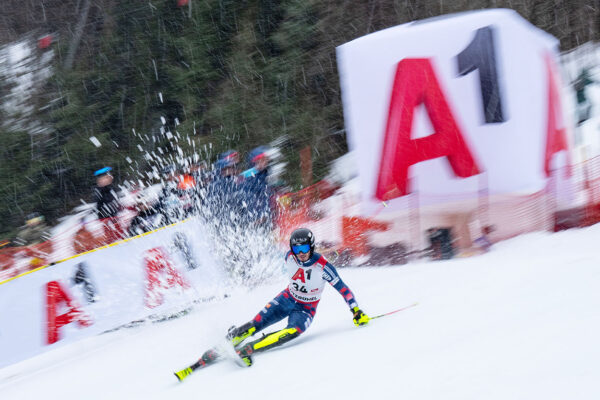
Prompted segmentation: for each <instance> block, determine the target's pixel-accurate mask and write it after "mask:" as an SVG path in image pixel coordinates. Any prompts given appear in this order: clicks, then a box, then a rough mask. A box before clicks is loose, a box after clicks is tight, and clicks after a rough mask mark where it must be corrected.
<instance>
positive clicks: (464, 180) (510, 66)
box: [337, 9, 568, 209]
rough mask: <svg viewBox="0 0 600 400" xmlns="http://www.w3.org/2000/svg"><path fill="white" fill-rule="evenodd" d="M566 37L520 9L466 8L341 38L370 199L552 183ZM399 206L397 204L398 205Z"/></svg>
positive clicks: (352, 122)
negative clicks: (560, 69)
mask: <svg viewBox="0 0 600 400" xmlns="http://www.w3.org/2000/svg"><path fill="white" fill-rule="evenodd" d="M557 47H558V41H557V39H555V38H554V37H552V36H551V35H549V34H547V33H545V32H543V31H541V30H539V29H537V28H535V27H534V26H532V25H531V24H529V23H528V22H527V21H526V20H524V19H523V18H521V17H520V16H519V15H518V14H517V13H516V12H514V11H512V10H502V9H500V10H486V11H476V12H467V13H462V14H455V15H448V16H443V17H439V18H432V19H428V20H424V21H416V22H413V23H408V24H405V25H401V26H397V27H393V28H389V29H386V30H383V31H380V32H376V33H373V34H370V35H367V36H364V37H361V38H358V39H356V40H353V41H351V42H349V43H346V44H344V45H342V46H339V47H338V48H337V56H338V65H339V70H340V79H341V85H342V95H343V103H344V115H345V121H346V128H347V132H348V140H349V146H350V148H351V149H352V150H354V151H355V153H356V154H357V156H358V163H359V165H360V182H361V190H362V195H363V201H364V202H365V204H367V205H371V209H373V207H374V206H375V205H377V204H381V202H382V201H386V202H388V203H389V204H390V205H392V206H393V205H394V199H397V201H396V203H397V204H406V202H401V203H400V202H398V200H399V199H401V198H402V197H404V196H406V195H408V194H410V193H413V192H418V193H419V194H420V196H422V197H421V198H422V199H425V201H426V199H427V196H430V198H435V199H439V200H438V201H444V200H445V201H448V200H449V199H452V198H461V196H463V198H464V196H467V197H468V196H469V195H472V196H476V195H477V193H478V190H479V188H480V185H481V183H480V182H481V181H482V180H481V179H480V177H481V176H482V174H485V182H486V186H487V187H486V190H488V191H489V193H490V194H492V195H494V194H515V193H517V194H519V193H532V192H535V191H539V190H541V189H543V187H544V185H545V182H546V179H547V178H548V176H549V175H550V174H551V170H552V169H553V168H557V167H558V166H557V165H556V163H557V162H558V161H557V160H559V159H560V160H562V162H566V157H558V158H557V157H554V156H555V154H556V153H558V152H561V151H563V150H567V149H568V146H567V139H566V135H565V126H564V123H563V119H562V108H561V104H560V95H559V87H560V80H559V73H558V70H557V68H558V67H557V60H558V57H557V55H558V52H557V50H558V49H557ZM392 208H393V207H390V209H392Z"/></svg>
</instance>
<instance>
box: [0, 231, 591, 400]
mask: <svg viewBox="0 0 600 400" xmlns="http://www.w3.org/2000/svg"><path fill="white" fill-rule="evenodd" d="M598 238H600V225H596V226H593V227H590V228H586V229H581V230H571V231H565V232H560V233H556V234H549V233H535V234H529V235H524V236H521V237H518V238H515V239H512V240H509V241H506V242H503V243H500V244H498V245H497V246H496V247H495V248H494V250H493V251H492V252H491V253H488V254H486V255H483V256H479V257H473V258H469V259H456V260H452V261H445V262H422V263H413V264H408V265H405V266H397V267H387V268H361V269H340V273H341V275H342V277H343V279H344V280H345V281H346V283H348V284H349V286H350V287H351V288H352V290H353V291H354V292H355V295H356V296H357V298H358V301H359V304H360V305H361V307H362V308H363V309H364V310H365V311H366V312H367V313H368V314H371V315H375V314H378V313H383V312H386V311H390V310H393V309H394V308H397V307H401V306H406V305H409V304H411V303H413V302H415V301H418V302H419V305H418V306H416V307H413V308H410V309H408V310H405V311H402V312H400V313H397V314H394V315H391V316H387V317H384V318H381V319H378V320H375V321H372V322H371V324H369V326H366V327H363V328H355V327H354V325H353V324H352V320H351V315H350V313H349V311H348V310H347V307H346V305H345V303H344V301H343V300H342V298H341V297H340V296H339V295H338V294H337V292H336V291H335V290H333V289H331V288H328V289H327V290H326V292H325V295H324V297H323V300H322V301H321V304H320V305H319V309H318V311H317V316H316V318H315V320H314V323H313V325H312V326H311V327H310V329H309V330H308V331H307V332H306V333H304V334H303V335H302V336H301V337H299V338H298V339H296V340H295V341H293V342H291V343H289V344H288V345H286V346H283V347H281V348H279V349H275V350H273V351H270V352H267V353H262V354H258V355H257V356H256V357H255V363H254V366H253V367H252V368H248V369H243V368H240V367H238V366H237V365H235V364H234V363H233V362H232V361H230V360H225V361H223V362H221V363H219V364H216V365H214V366H211V367H209V368H207V369H205V370H201V371H198V372H197V373H195V374H194V375H192V376H191V377H189V378H188V379H187V380H186V381H184V382H183V383H179V382H177V380H176V379H175V377H174V376H173V374H172V372H173V371H174V370H177V369H181V368H183V367H185V366H187V365H188V364H190V363H192V362H194V361H195V359H196V358H197V357H198V356H199V355H200V354H201V353H202V352H203V351H204V350H205V349H206V348H208V347H209V346H211V345H212V344H214V343H215V342H217V341H218V340H220V338H221V337H222V336H223V334H224V333H225V331H226V329H227V328H228V327H229V326H230V325H231V324H234V323H235V324H241V323H243V322H245V321H246V320H248V319H249V318H251V317H252V316H254V314H255V313H256V312H257V311H258V310H259V309H260V308H261V307H263V306H264V304H265V303H266V302H267V301H268V300H270V299H271V298H272V297H273V296H274V295H275V294H277V293H278V292H279V291H280V290H281V288H282V286H283V284H274V285H270V286H266V287H261V288H259V289H256V290H254V291H253V292H238V293H232V295H231V297H229V298H227V299H226V300H223V301H220V302H218V303H212V304H202V305H198V306H197V307H196V308H195V309H194V310H193V311H192V312H191V313H190V314H188V315H187V316H185V317H182V318H179V319H176V320H172V321H167V322H162V323H155V324H151V323H149V324H146V325H142V326H138V327H134V328H129V329H122V330H120V331H116V332H112V333H107V334H103V335H100V336H97V337H94V338H91V339H87V340H85V341H82V342H78V343H75V344H73V345H69V346H66V347H62V348H59V349H57V350H54V351H51V352H48V353H46V354H43V355H41V356H38V357H36V358H33V359H30V360H27V361H25V362H22V363H19V364H15V365H12V366H9V367H6V368H4V369H1V370H0V398H1V399H36V400H37V399H40V398H50V399H61V400H67V399H86V400H92V399H174V398H182V399H206V398H215V399H278V400H282V399H286V400H291V399H306V398H332V399H338V398H344V399H364V398H375V399H401V398H403V399H445V400H447V399H461V400H464V399H486V400H491V399H503V400H505V399H528V400H532V399H544V400H551V399H579V400H581V399H598V398H600V384H599V382H600V369H599V368H598V365H599V361H600V346H599V345H598V338H599V337H600V313H598V307H599V306H600V291H599V290H598V287H599V284H600V252H599V251H598V245H597V243H598ZM1 329H2V327H0V331H1Z"/></svg>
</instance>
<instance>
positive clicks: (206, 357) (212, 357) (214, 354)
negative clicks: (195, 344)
mask: <svg viewBox="0 0 600 400" xmlns="http://www.w3.org/2000/svg"><path fill="white" fill-rule="evenodd" d="M219 358H221V354H220V353H219V351H218V348H217V347H213V348H211V349H209V350H206V351H205V352H204V354H202V357H200V359H199V360H198V361H196V362H195V363H193V364H192V365H190V366H189V367H187V368H184V369H182V370H180V371H177V372H174V373H173V374H174V375H175V376H176V377H177V379H178V380H179V382H182V381H183V380H184V379H185V378H187V377H188V376H190V375H191V374H192V373H193V372H194V371H196V370H198V369H202V368H205V367H207V366H209V365H211V364H214V363H215V362H216V361H217V360H218V359H219Z"/></svg>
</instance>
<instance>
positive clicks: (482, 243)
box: [473, 225, 494, 253]
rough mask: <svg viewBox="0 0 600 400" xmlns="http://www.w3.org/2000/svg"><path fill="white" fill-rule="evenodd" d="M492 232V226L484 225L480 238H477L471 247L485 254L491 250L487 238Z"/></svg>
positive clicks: (490, 243) (489, 241) (490, 244)
mask: <svg viewBox="0 0 600 400" xmlns="http://www.w3.org/2000/svg"><path fill="white" fill-rule="evenodd" d="M493 231H494V227H493V226H491V225H486V226H484V227H483V228H481V236H479V237H478V238H477V239H475V240H474V241H473V246H474V247H475V248H476V249H477V250H479V251H480V252H481V253H487V252H488V251H490V249H491V248H492V242H491V240H490V238H489V236H490V234H491V233H492V232H493Z"/></svg>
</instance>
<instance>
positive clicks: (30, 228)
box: [15, 212, 50, 246]
mask: <svg viewBox="0 0 600 400" xmlns="http://www.w3.org/2000/svg"><path fill="white" fill-rule="evenodd" d="M49 238H50V234H49V233H48V226H47V225H46V223H45V222H44V216H43V215H41V214H40V213H38V212H34V213H31V214H29V215H28V216H27V220H26V221H25V225H24V226H22V227H21V228H20V229H19V232H18V233H17V239H16V240H15V242H16V244H18V245H19V246H30V245H34V244H38V243H42V242H45V241H46V240H48V239H49Z"/></svg>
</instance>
